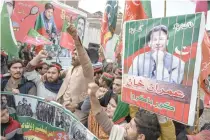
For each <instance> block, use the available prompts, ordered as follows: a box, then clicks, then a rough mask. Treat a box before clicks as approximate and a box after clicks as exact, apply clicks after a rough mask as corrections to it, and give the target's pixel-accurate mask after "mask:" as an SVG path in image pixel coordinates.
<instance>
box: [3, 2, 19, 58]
mask: <svg viewBox="0 0 210 140" xmlns="http://www.w3.org/2000/svg"><path fill="white" fill-rule="evenodd" d="M0 42H1V48H2V49H3V50H4V51H6V52H7V53H8V55H9V56H10V57H17V56H18V48H17V42H16V39H15V36H14V32H13V28H12V23H11V20H10V17H9V14H8V12H7V7H6V4H5V3H4V4H3V7H2V11H1V40H0Z"/></svg>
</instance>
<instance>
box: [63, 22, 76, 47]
mask: <svg viewBox="0 0 210 140" xmlns="http://www.w3.org/2000/svg"><path fill="white" fill-rule="evenodd" d="M68 27H69V25H68V22H67V21H64V24H63V27H62V32H61V39H60V46H61V47H64V48H66V49H69V50H70V51H73V49H74V39H73V38H72V36H71V35H70V34H69V33H68V32H67V28H68Z"/></svg>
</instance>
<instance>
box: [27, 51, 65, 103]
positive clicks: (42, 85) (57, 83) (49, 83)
mask: <svg viewBox="0 0 210 140" xmlns="http://www.w3.org/2000/svg"><path fill="white" fill-rule="evenodd" d="M47 56H48V55H47V52H46V51H44V50H42V51H40V52H39V54H38V55H37V56H36V57H34V58H33V59H32V60H31V61H30V62H29V63H28V65H27V66H26V72H25V74H24V76H25V77H26V78H27V79H28V80H29V79H30V80H32V81H33V82H34V83H35V84H36V86H37V96H39V97H43V98H48V99H49V98H50V99H52V100H55V98H56V96H57V94H58V91H59V89H60V87H61V85H62V83H63V81H62V80H60V79H59V76H60V71H61V65H60V64H58V63H52V64H51V65H50V66H49V69H48V70H47V73H46V81H44V82H43V81H42V80H41V77H40V74H39V73H37V72H36V71H35V70H34V69H35V68H36V66H37V65H38V64H39V62H40V61H41V59H43V58H47Z"/></svg>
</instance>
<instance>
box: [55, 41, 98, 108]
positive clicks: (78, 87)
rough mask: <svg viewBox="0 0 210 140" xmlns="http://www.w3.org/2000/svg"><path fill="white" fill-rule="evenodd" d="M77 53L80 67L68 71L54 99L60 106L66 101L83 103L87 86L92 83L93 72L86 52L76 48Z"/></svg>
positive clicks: (81, 48) (80, 47)
mask: <svg viewBox="0 0 210 140" xmlns="http://www.w3.org/2000/svg"><path fill="white" fill-rule="evenodd" d="M75 44H76V43H75ZM77 44H78V43H77ZM77 52H78V56H79V59H80V64H81V65H79V66H76V67H71V68H70V69H69V70H68V72H67V75H66V77H65V79H64V82H63V84H62V86H61V88H60V90H59V92H58V95H57V99H56V100H57V101H58V102H59V103H61V104H63V103H64V102H67V101H70V102H71V103H73V104H74V103H75V104H78V103H80V102H81V101H83V100H84V98H85V96H84V95H85V94H86V93H87V89H88V84H89V83H90V82H93V76H94V70H93V67H92V64H91V61H90V58H89V57H88V55H87V52H86V50H85V49H84V48H83V47H82V46H79V47H78V46H77Z"/></svg>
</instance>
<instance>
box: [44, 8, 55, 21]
mask: <svg viewBox="0 0 210 140" xmlns="http://www.w3.org/2000/svg"><path fill="white" fill-rule="evenodd" d="M45 16H46V18H47V19H48V20H50V19H51V18H52V16H53V9H47V10H45Z"/></svg>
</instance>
